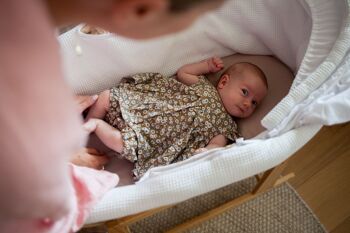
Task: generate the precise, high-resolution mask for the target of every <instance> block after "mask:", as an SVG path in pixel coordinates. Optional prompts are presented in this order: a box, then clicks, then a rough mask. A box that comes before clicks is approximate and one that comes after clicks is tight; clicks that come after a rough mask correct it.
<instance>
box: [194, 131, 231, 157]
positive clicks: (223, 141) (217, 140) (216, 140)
mask: <svg viewBox="0 0 350 233" xmlns="http://www.w3.org/2000/svg"><path fill="white" fill-rule="evenodd" d="M227 142H228V140H227V138H226V137H225V136H224V135H222V134H219V135H216V136H215V137H213V138H212V139H211V140H210V142H209V143H208V145H207V146H206V147H204V148H199V149H197V150H196V151H195V154H198V153H201V152H204V151H207V150H210V149H214V148H218V147H224V146H226V145H227Z"/></svg>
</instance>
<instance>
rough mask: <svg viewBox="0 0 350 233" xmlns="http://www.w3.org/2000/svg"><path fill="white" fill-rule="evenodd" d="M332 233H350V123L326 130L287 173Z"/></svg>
mask: <svg viewBox="0 0 350 233" xmlns="http://www.w3.org/2000/svg"><path fill="white" fill-rule="evenodd" d="M289 172H294V173H295V175H296V177H294V178H293V179H291V180H290V183H291V184H292V186H293V187H294V188H295V189H296V190H297V191H298V193H299V194H300V195H301V196H302V198H303V199H304V200H305V202H306V203H307V204H308V205H309V206H310V207H311V209H312V210H313V211H314V213H315V214H316V215H317V217H318V218H319V220H320V221H321V222H322V224H323V225H324V226H325V227H326V229H327V230H328V231H329V232H330V233H349V232H350V123H347V124H342V125H336V126H332V127H324V128H323V129H322V130H321V131H320V132H319V133H318V134H317V135H316V136H315V137H314V138H313V139H312V140H311V141H310V142H309V143H308V144H307V145H306V146H304V147H303V148H302V149H301V150H300V151H298V152H297V153H296V154H295V155H294V156H293V157H292V158H291V159H290V160H289V162H288V167H287V168H286V170H285V172H284V173H285V174H287V173H289Z"/></svg>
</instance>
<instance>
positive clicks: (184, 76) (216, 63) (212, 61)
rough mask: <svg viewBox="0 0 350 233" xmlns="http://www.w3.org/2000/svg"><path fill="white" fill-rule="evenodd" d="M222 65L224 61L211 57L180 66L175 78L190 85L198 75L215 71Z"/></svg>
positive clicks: (195, 80)
mask: <svg viewBox="0 0 350 233" xmlns="http://www.w3.org/2000/svg"><path fill="white" fill-rule="evenodd" d="M223 67H224V63H223V61H222V60H221V59H220V58H219V57H212V58H209V59H206V60H203V61H200V62H197V63H192V64H188V65H184V66H182V67H181V68H180V69H179V70H178V71H177V79H178V80H179V81H180V82H182V83H184V84H186V85H188V86H190V85H192V84H195V83H197V81H198V75H201V74H207V73H210V72H217V71H219V70H221V69H222V68H223Z"/></svg>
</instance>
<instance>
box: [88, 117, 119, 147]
mask: <svg viewBox="0 0 350 233" xmlns="http://www.w3.org/2000/svg"><path fill="white" fill-rule="evenodd" d="M84 127H85V129H86V130H88V131H89V132H95V134H96V135H97V137H98V138H99V139H100V140H101V141H102V142H103V143H104V144H105V145H106V146H108V147H109V148H111V149H112V150H114V151H116V152H118V153H122V152H123V138H122V135H121V133H120V131H119V130H117V129H116V128H114V127H113V126H111V125H109V124H108V123H107V122H105V121H103V120H101V119H94V118H92V119H90V120H89V121H88V122H86V123H85V124H84Z"/></svg>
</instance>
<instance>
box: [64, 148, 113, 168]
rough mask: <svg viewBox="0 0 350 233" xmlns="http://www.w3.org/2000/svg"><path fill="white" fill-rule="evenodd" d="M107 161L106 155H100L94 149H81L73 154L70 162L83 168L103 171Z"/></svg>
mask: <svg viewBox="0 0 350 233" xmlns="http://www.w3.org/2000/svg"><path fill="white" fill-rule="evenodd" d="M108 161H109V158H108V157H107V156H106V155H103V154H101V153H100V152H98V151H97V150H96V149H94V148H82V149H80V150H79V151H78V152H77V153H75V154H74V155H73V156H72V157H71V160H70V162H71V163H73V164H75V165H77V166H83V167H89V168H95V169H99V170H100V169H103V168H104V165H106V164H107V163H108Z"/></svg>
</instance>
